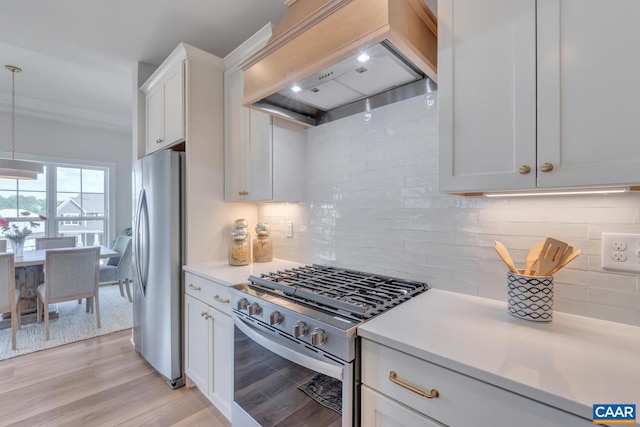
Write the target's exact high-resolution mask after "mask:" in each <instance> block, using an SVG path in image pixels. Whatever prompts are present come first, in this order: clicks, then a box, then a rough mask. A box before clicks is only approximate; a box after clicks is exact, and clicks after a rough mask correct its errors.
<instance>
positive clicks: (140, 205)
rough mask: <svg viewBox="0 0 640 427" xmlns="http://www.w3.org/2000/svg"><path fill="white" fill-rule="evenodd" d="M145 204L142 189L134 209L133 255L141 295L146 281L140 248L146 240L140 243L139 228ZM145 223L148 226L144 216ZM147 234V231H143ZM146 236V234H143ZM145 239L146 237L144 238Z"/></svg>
mask: <svg viewBox="0 0 640 427" xmlns="http://www.w3.org/2000/svg"><path fill="white" fill-rule="evenodd" d="M145 205H146V194H145V191H144V190H142V191H140V197H139V198H138V207H137V209H136V236H135V237H136V239H135V242H136V247H135V249H136V251H135V252H136V256H135V263H136V269H135V270H136V276H137V278H138V284H139V286H140V290H141V291H142V295H144V294H145V290H146V283H145V280H144V279H143V274H142V257H143V254H142V248H143V246H146V244H147V242H145V244H144V245H143V244H142V236H141V233H140V232H141V228H142V224H141V222H142V213H143V207H144V206H145ZM145 225H146V228H148V223H147V221H146V218H145ZM145 234H147V233H145ZM145 237H146V236H145ZM145 240H146V239H145Z"/></svg>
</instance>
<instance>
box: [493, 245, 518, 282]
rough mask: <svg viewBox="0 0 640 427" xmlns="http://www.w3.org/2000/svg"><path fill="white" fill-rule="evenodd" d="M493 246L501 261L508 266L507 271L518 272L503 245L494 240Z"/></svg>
mask: <svg viewBox="0 0 640 427" xmlns="http://www.w3.org/2000/svg"><path fill="white" fill-rule="evenodd" d="M494 248H495V250H496V252H497V253H498V256H499V257H500V258H502V261H504V263H505V264H506V265H507V267H509V271H511V272H512V273H516V274H520V273H519V272H518V269H517V268H516V266H515V264H514V263H513V259H511V255H509V251H508V250H507V248H505V247H504V245H503V244H502V243H500V242H498V241H497V240H496V241H495V246H494Z"/></svg>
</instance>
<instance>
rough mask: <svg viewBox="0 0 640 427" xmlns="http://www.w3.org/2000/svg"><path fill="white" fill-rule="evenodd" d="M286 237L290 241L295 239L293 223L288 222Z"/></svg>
mask: <svg viewBox="0 0 640 427" xmlns="http://www.w3.org/2000/svg"><path fill="white" fill-rule="evenodd" d="M284 235H285V237H288V238H290V239H291V238H292V237H293V221H287V225H286V227H285V233H284Z"/></svg>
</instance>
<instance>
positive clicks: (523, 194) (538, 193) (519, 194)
mask: <svg viewBox="0 0 640 427" xmlns="http://www.w3.org/2000/svg"><path fill="white" fill-rule="evenodd" d="M627 192H629V188H628V187H607V188H604V187H603V188H583V189H573V190H572V189H566V190H540V191H521V192H504V193H484V195H485V196H486V197H526V196H571V195H575V194H613V193H627Z"/></svg>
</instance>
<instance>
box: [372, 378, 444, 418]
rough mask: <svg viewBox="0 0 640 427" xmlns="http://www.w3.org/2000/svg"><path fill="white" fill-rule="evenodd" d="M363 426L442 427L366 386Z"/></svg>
mask: <svg viewBox="0 0 640 427" xmlns="http://www.w3.org/2000/svg"><path fill="white" fill-rule="evenodd" d="M361 392H362V394H361V397H362V409H361V417H362V421H361V424H362V425H363V426H371V427H419V426H424V427H442V426H444V424H440V423H438V422H435V421H433V420H431V419H430V418H427V417H426V416H424V415H422V414H420V413H419V412H416V411H414V410H412V409H410V408H407V407H406V406H404V405H401V404H400V403H398V402H396V401H395V400H392V399H390V398H388V397H387V396H384V395H382V394H380V393H378V392H376V391H375V390H372V389H370V388H369V387H367V386H366V385H363V386H362V388H361Z"/></svg>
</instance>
